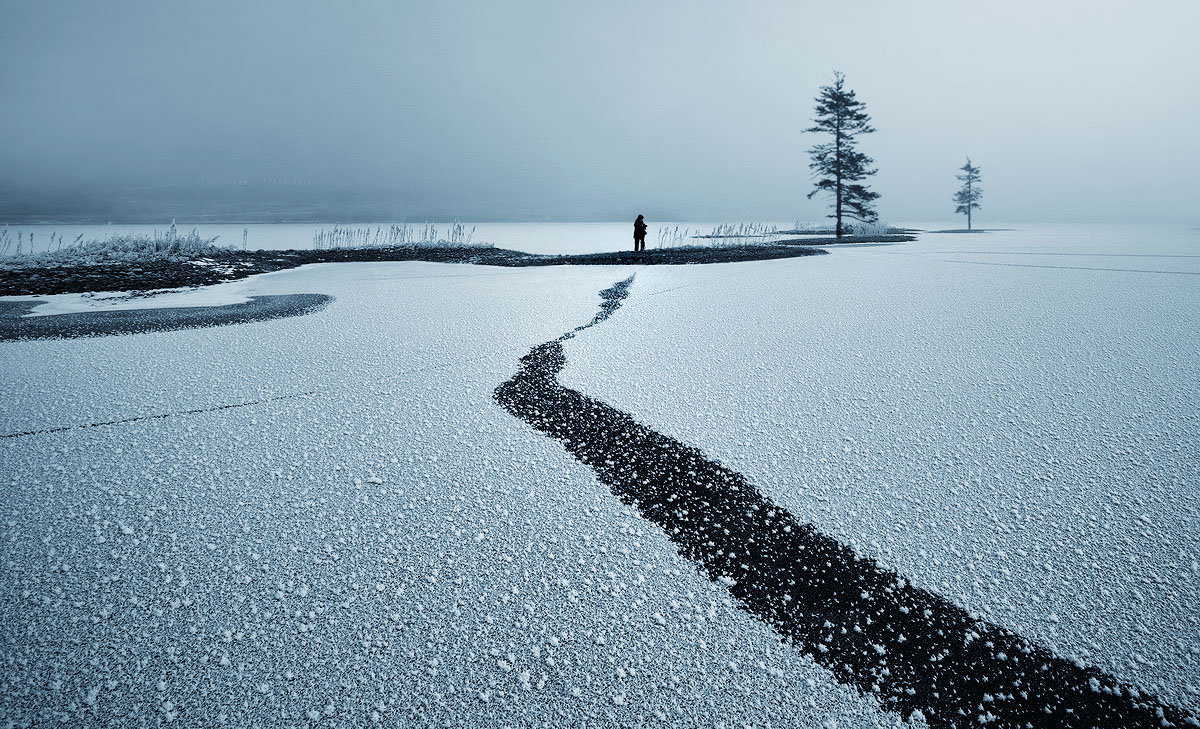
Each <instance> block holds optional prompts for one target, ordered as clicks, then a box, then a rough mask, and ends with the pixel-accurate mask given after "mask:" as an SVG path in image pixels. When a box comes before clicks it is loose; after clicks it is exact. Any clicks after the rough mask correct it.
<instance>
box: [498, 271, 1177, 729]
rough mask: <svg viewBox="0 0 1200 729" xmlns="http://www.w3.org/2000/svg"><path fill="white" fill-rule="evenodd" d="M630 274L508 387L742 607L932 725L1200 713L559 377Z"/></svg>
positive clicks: (1094, 722)
mask: <svg viewBox="0 0 1200 729" xmlns="http://www.w3.org/2000/svg"><path fill="white" fill-rule="evenodd" d="M632 281H633V277H632V276H631V277H630V278H628V279H625V280H624V281H620V282H618V283H616V284H614V285H613V286H612V287H610V288H608V289H605V290H604V291H602V292H600V295H601V297H602V299H603V303H601V305H600V312H599V313H598V314H597V315H596V316H595V318H593V319H592V321H591V322H589V323H588V324H585V325H583V326H580V327H576V328H575V329H574V330H572V331H570V332H567V333H566V334H564V335H562V336H561V337H559V338H558V339H555V340H552V341H550V342H546V343H545V344H541V345H538V346H536V347H534V348H533V349H532V350H531V351H530V352H529V354H527V355H525V356H524V357H523V358H522V359H521V366H520V369H519V371H518V372H517V374H516V375H514V376H513V377H512V379H510V380H508V381H507V382H505V383H503V384H502V385H500V386H499V387H497V388H496V391H495V394H494V397H495V399H496V401H497V402H498V403H499V404H500V405H501V406H502V407H503V408H504V409H505V410H507V411H508V412H509V413H511V414H512V415H515V416H516V417H518V418H520V419H521V420H523V421H525V422H526V423H527V424H529V425H530V426H531V427H533V428H535V429H536V430H538V431H541V432H542V433H545V434H546V435H548V436H550V437H552V438H554V439H556V440H558V441H559V442H560V443H562V445H563V447H564V448H566V449H567V451H568V452H570V453H571V455H573V456H574V457H575V458H576V459H578V460H579V461H580V462H582V463H584V464H585V465H587V466H590V467H591V468H592V469H593V470H594V471H595V473H596V477H597V478H598V479H599V480H600V482H601V483H604V484H605V485H607V486H608V487H609V488H610V489H612V491H613V493H614V494H615V495H616V496H618V497H619V498H620V499H621V500H622V501H624V502H626V503H628V504H631V505H632V506H634V507H635V508H637V509H638V511H639V512H640V513H641V514H642V516H643V517H645V518H646V519H648V520H650V521H652V522H654V523H655V524H657V525H658V526H659V527H660V528H661V529H662V530H663V531H664V532H665V534H666V536H667V537H668V538H669V539H670V540H671V541H672V542H674V543H675V545H676V547H677V548H678V550H679V553H680V554H681V555H683V556H684V557H686V558H687V559H689V560H691V561H693V562H695V563H696V564H697V565H698V566H699V567H700V569H701V570H702V571H703V572H704V573H705V574H706V575H707V576H708V578H709V579H711V580H713V581H714V582H721V583H723V584H724V585H726V586H727V587H728V588H729V591H730V593H732V595H733V596H734V597H735V598H736V599H737V600H738V602H739V603H740V605H741V607H742V608H743V609H744V610H746V611H747V612H748V613H750V614H751V615H753V616H754V617H756V618H758V619H760V620H763V621H765V622H767V623H768V624H770V625H771V626H772V628H774V630H775V631H777V632H778V633H779V634H780V635H782V636H783V637H784V638H786V639H790V640H791V641H792V642H793V643H794V644H795V645H796V646H797V647H798V648H799V649H800V650H801V651H803V652H804V653H805V654H807V655H809V656H810V657H811V658H812V659H813V660H814V661H815V662H817V663H818V664H820V665H822V666H824V667H825V668H826V669H828V670H829V671H830V672H831V673H832V674H833V676H834V677H835V678H836V679H837V680H838V681H839V682H840V683H843V684H847V685H851V686H854V687H856V688H857V689H858V690H859V691H862V692H864V693H870V694H873V695H875V696H876V697H877V699H878V700H879V702H880V704H881V705H882V706H883V707H884V708H886V709H889V710H893V711H896V712H898V713H899V714H900V715H901V716H903V717H904V718H906V719H908V718H911V717H912V716H913V714H914V713H915V712H918V711H919V712H920V713H921V714H922V715H923V716H924V718H925V721H926V722H928V725H929V726H931V727H935V728H944V727H958V726H966V725H975V724H977V723H979V722H986V723H988V724H989V725H992V726H998V727H1024V726H1031V727H1045V726H1055V727H1118V726H1121V727H1158V726H1167V725H1168V724H1166V723H1165V722H1168V721H1169V722H1171V725H1180V724H1183V723H1184V722H1185V721H1186V722H1190V723H1192V725H1193V726H1200V722H1197V719H1196V718H1195V716H1194V715H1192V714H1191V713H1189V712H1188V711H1186V710H1184V709H1180V708H1177V707H1174V706H1170V705H1168V704H1165V703H1163V702H1161V701H1160V700H1159V699H1157V698H1156V697H1153V696H1150V695H1147V694H1145V693H1142V692H1140V691H1138V690H1137V689H1135V688H1132V687H1130V686H1128V685H1126V684H1122V683H1120V682H1119V681H1118V680H1117V679H1116V678H1114V677H1113V676H1109V675H1107V674H1105V673H1102V672H1101V671H1099V670H1098V669H1096V668H1090V667H1083V666H1080V665H1077V664H1076V663H1074V662H1072V661H1069V660H1066V659H1063V658H1060V657H1058V656H1056V655H1054V653H1053V652H1052V651H1050V650H1049V649H1047V648H1045V647H1042V646H1040V645H1037V644H1035V643H1033V642H1031V641H1029V640H1027V639H1025V638H1023V637H1021V636H1020V635H1017V634H1016V633H1013V632H1012V631H1009V630H1007V629H1005V628H1002V627H1000V626H998V625H993V624H991V623H988V622H985V621H982V620H977V619H975V618H973V617H971V616H970V615H969V614H968V613H967V612H966V611H965V610H963V609H961V608H959V607H957V606H956V605H954V604H952V603H950V602H949V601H948V600H946V599H945V598H943V597H941V596H939V595H936V594H934V593H931V592H928V591H926V590H922V589H920V588H916V587H913V586H912V585H911V584H909V583H908V582H907V581H906V580H905V579H904V578H903V577H901V576H899V575H897V574H896V573H894V572H890V571H888V570H886V569H884V568H883V567H881V566H880V565H878V564H877V563H876V562H875V561H874V560H871V559H866V558H862V557H859V556H857V555H856V554H855V553H854V552H853V551H852V550H851V549H850V548H848V547H846V546H845V545H843V544H840V543H839V542H837V541H836V540H834V539H832V538H830V537H828V536H826V535H824V534H822V533H820V532H819V531H817V529H816V528H815V527H814V526H813V525H811V524H807V523H804V522H801V521H800V520H798V519H797V518H796V517H794V516H793V515H792V514H790V513H789V512H788V511H787V510H786V509H783V508H782V507H780V506H778V505H776V504H774V503H773V502H771V501H770V500H769V499H767V498H766V497H765V496H763V494H761V493H760V492H759V491H758V490H757V489H755V487H754V486H753V485H752V484H751V483H750V482H749V481H748V480H747V479H746V478H745V476H743V475H741V474H739V473H736V472H734V471H731V470H729V469H728V468H725V467H724V466H722V465H720V464H719V463H717V462H715V461H712V460H710V459H708V458H706V457H705V456H704V454H703V453H701V452H700V450H698V449H696V448H693V447H691V446H688V445H685V444H683V443H680V442H678V441H676V440H673V439H671V438H669V437H667V436H665V435H663V434H661V433H658V432H655V431H653V430H651V429H650V428H647V427H646V426H644V425H642V424H640V423H638V422H637V421H635V420H634V419H633V417H632V416H630V415H628V414H626V413H623V412H621V411H619V410H616V409H615V408H612V407H610V406H608V405H606V404H605V403H603V402H600V401H599V400H594V399H592V398H589V397H587V396H585V395H583V394H581V393H579V392H576V391H575V390H571V389H568V388H565V387H563V386H562V385H561V384H559V382H558V380H557V377H558V374H559V372H561V371H562V369H563V367H564V366H565V365H566V356H565V355H564V353H563V346H562V343H563V342H564V341H565V340H567V339H570V338H572V337H574V336H575V334H576V333H578V332H580V331H582V330H584V329H587V328H588V327H591V326H595V325H596V324H599V323H600V322H602V321H604V320H605V319H607V318H608V317H609V316H611V315H612V313H613V312H614V311H616V309H617V308H618V307H619V306H620V305H621V301H622V300H623V299H624V298H625V297H626V296H628V293H629V286H630V284H631V282H632Z"/></svg>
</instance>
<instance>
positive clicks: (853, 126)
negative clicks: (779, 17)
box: [804, 71, 879, 238]
mask: <svg viewBox="0 0 1200 729" xmlns="http://www.w3.org/2000/svg"><path fill="white" fill-rule="evenodd" d="M845 85H846V77H845V76H844V75H842V74H841V73H840V72H837V71H835V72H834V74H833V85H832V86H822V87H821V93H820V95H819V96H817V99H816V101H817V107H816V114H817V118H816V119H814V120H813V126H811V127H809V128H808V129H805V130H804V131H806V132H815V133H818V134H828V135H830V136H831V137H832V138H833V139H832V141H829V142H826V143H824V144H818V145H817V146H815V147H813V148H812V149H810V150H808V153H809V155H810V156H811V157H812V162H811V163H810V164H809V165H808V166H809V168H810V169H811V170H813V172H814V177H816V178H817V179H816V182H815V183H814V187H813V191H812V192H810V193H808V198H809V199H810V200H811V199H812V197H813V195H816V194H817V193H819V192H828V193H831V194H832V195H833V214H832V215H830V216H829V217H831V218H834V219H835V220H836V221H837V226H836V228H835V230H836V233H837V237H838V238H841V237H842V234H843V233H844V232H845V231H846V229H847V227H846V226H844V225H843V224H842V219H843V218H852V219H854V220H859V221H862V222H864V223H871V222H874V221H876V220H878V219H879V216H878V215H877V214H876V213H875V211H874V209H872V206H871V204H872V203H873V202H874V201H875V200H876V199H877V198H878V197H879V193H877V192H872V191H870V190H868V189H867V186H866V185H862V184H859V183H860V181H861V180H865V179H866V178H867V177H870V176H871V175H873V174H875V172H876V170H875V169H872V168H871V165H872V164H874V163H875V160H873V159H871V158H870V157H868V156H867V155H865V154H863V153H862V152H859V151H857V150H856V149H855V147H856V146H857V144H858V142H857V139H856V138H857V137H858V135H860V134H870V133H871V132H874V131H875V128H874V127H872V126H871V117H869V116H867V113H866V108H867V105H866V104H864V103H863V102H861V101H859V100H858V99H856V98H855V97H854V92H853V91H850V90H848V89H846V87H845Z"/></svg>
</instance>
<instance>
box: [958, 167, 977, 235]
mask: <svg viewBox="0 0 1200 729" xmlns="http://www.w3.org/2000/svg"><path fill="white" fill-rule="evenodd" d="M959 169H960V170H962V172H963V173H962V174H961V175H955V176H954V179H956V180H958V181H959V182H961V183H962V184H963V186H962V187H961V188H959V191H958V192H956V193H954V202H955V203H957V204H958V207H956V208H955V209H954V212H955V214H958V213H965V214H966V216H967V230H968V231H969V230H971V211H972V210H978V209H979V201H980V200H981V199H982V198H983V188H982V187H980V186H979V168H978V167H975V166H973V165H972V164H971V158H970V157H967V163H966V164H965V165H963V166H962V167H959Z"/></svg>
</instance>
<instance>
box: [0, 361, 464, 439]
mask: <svg viewBox="0 0 1200 729" xmlns="http://www.w3.org/2000/svg"><path fill="white" fill-rule="evenodd" d="M485 359H487V356H486V355H484V356H479V357H470V358H467V359H462V360H455V361H454V362H443V363H441V364H435V365H428V366H426V367H416V368H413V369H409V370H404V371H402V372H393V373H391V374H388V375H384V376H382V377H376V378H374V379H371V380H367V382H382V381H384V380H394V379H395V378H396V377H397V376H398V375H410V374H415V373H417V372H426V371H429V370H439V369H444V368H446V367H453V366H454V365H459V364H471V363H472V362H480V361H482V360H485ZM360 386H361V383H356V384H355V385H354V387H360ZM337 389H340V388H338V387H319V388H316V389H314V390H306V391H304V392H293V393H290V394H287V395H276V396H274V397H267V398H263V399H261V400H250V401H248V402H235V403H227V404H223V405H212V406H209V407H205V408H194V409H192V410H177V411H174V412H169V413H155V414H153V415H137V416H133V417H129V418H121V419H119V420H106V421H104V422H100V423H82V424H80V425H64V426H61V427H58V428H42V429H40V430H24V431H21V432H18V433H3V434H0V440H2V439H5V438H24V437H25V436H29V435H46V434H49V433H65V432H67V431H71V430H86V429H88V428H100V427H104V426H106V425H125V424H127V423H137V422H141V421H143V420H162V419H163V418H174V417H180V416H184V415H198V414H200V413H212V412H217V411H220V410H233V409H235V408H246V407H250V406H251V405H261V404H263V403H268V402H278V401H279V400H292V399H295V398H299V397H307V396H310V395H321V394H325V393H329V392H334V391H335V390H337Z"/></svg>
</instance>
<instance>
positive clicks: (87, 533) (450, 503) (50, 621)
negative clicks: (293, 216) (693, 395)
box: [0, 256, 898, 727]
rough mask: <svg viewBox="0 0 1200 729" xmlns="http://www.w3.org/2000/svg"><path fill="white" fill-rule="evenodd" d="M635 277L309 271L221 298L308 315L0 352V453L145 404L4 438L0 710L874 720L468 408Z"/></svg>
mask: <svg viewBox="0 0 1200 729" xmlns="http://www.w3.org/2000/svg"><path fill="white" fill-rule="evenodd" d="M824 258H832V257H831V256H827V257H824ZM807 260H817V259H807ZM693 270H694V269H693ZM629 273H630V271H629V270H628V269H620V268H603V267H596V268H591V269H584V270H574V269H566V268H557V269H521V270H497V269H487V268H476V267H472V268H466V267H462V266H444V265H435V264H414V263H404V264H346V265H329V266H321V267H313V268H307V269H299V270H295V271H290V272H287V273H282V274H279V275H278V276H273V277H268V278H263V279H258V280H257V281H258V283H256V284H255V286H252V287H250V288H248V289H247V290H246V291H245V293H246V295H258V294H286V293H306V292H319V293H327V294H331V295H333V296H335V297H336V301H335V302H334V303H333V304H332V305H330V306H329V307H328V308H326V309H325V310H323V311H321V312H319V313H316V314H313V315H310V316H307V317H302V318H295V319H285V320H276V321H272V322H261V323H254V324H246V325H238V326H231V327H222V328H213V329H202V330H189V331H181V332H170V333H155V334H142V335H134V336H127V337H105V338H98V339H86V340H70V341H41V342H19V343H8V344H4V345H2V346H0V358H2V360H3V367H0V392H3V393H4V395H3V403H4V407H3V408H0V434H9V433H16V432H23V431H29V430H36V429H48V428H56V427H63V426H70V425H86V424H89V423H97V422H103V421H116V420H123V419H126V420H127V419H130V418H132V417H136V416H162V417H155V418H153V419H145V420H136V421H133V422H124V423H121V424H117V425H112V426H103V427H95V428H86V427H85V428H79V429H74V430H68V431H64V432H56V433H47V434H40V435H32V436H25V437H19V438H0V465H2V468H0V473H2V474H3V480H4V484H5V486H4V489H5V491H4V493H5V498H4V499H3V501H2V502H0V517H2V519H3V521H2V526H0V534H2V537H3V543H4V548H3V557H2V559H3V561H2V563H0V570H2V572H0V575H2V578H0V624H2V625H3V627H4V630H3V632H2V633H0V636H2V637H0V661H2V662H3V666H4V670H3V674H2V676H0V712H2V713H0V719H3V720H4V721H7V722H11V723H12V724H13V725H14V726H28V725H39V726H40V725H44V724H47V723H50V722H53V721H62V722H66V723H68V724H92V725H107V726H125V725H127V726H142V725H146V724H159V723H167V722H170V721H175V722H177V723H180V724H184V725H200V726H208V725H214V724H218V723H220V722H222V721H225V722H227V723H229V724H231V725H234V726H253V725H256V724H260V725H265V726H272V725H274V726H306V725H313V726H316V725H327V726H358V725H362V726H371V725H374V724H375V723H380V724H386V725H393V726H395V725H405V724H413V725H422V726H423V725H444V724H449V725H460V724H467V725H483V726H502V725H506V724H507V725H512V726H539V725H547V726H562V725H568V726H583V725H588V726H597V725H600V726H603V725H608V726H627V725H637V724H647V725H660V724H666V725H671V724H677V725H688V726H695V725H703V726H708V725H714V724H719V723H722V722H723V723H725V724H726V725H730V726H742V725H744V724H749V725H752V726H813V727H818V726H843V727H858V726H894V725H896V724H897V723H898V720H897V718H896V717H895V716H893V715H888V714H886V713H883V712H880V711H878V709H877V708H876V706H875V704H874V702H873V701H872V700H871V699H869V698H863V697H861V696H859V695H857V694H856V693H855V692H854V691H852V690H850V689H847V688H845V687H842V686H839V685H838V684H836V683H835V682H834V681H832V679H831V678H830V677H829V675H828V674H827V673H826V672H825V671H824V670H823V669H820V668H818V667H816V666H814V665H813V664H812V663H811V662H810V661H808V660H807V659H806V658H804V657H803V656H801V655H799V654H797V652H796V651H794V650H792V649H791V648H790V647H789V646H787V645H784V644H781V643H780V642H779V641H778V640H777V638H776V637H775V636H774V635H773V633H772V632H771V631H770V629H769V628H768V627H767V626H765V625H763V624H761V623H759V622H757V621H755V620H753V619H752V618H750V617H748V616H747V615H745V614H744V613H743V612H742V611H741V610H739V609H737V607H736V606H735V605H734V604H733V603H732V601H731V600H730V597H729V594H728V592H727V590H726V589H725V587H724V586H723V585H719V584H712V583H710V582H709V581H708V580H707V579H706V578H704V577H702V576H700V575H699V574H698V573H697V572H696V571H695V569H694V567H693V566H692V565H691V564H690V563H689V562H687V561H685V560H683V559H682V558H680V557H679V556H678V555H677V554H676V553H675V550H674V548H673V547H672V545H671V544H670V542H669V541H667V539H666V538H665V537H664V536H663V535H662V534H661V533H659V532H658V531H657V529H656V528H655V527H653V526H651V525H649V524H648V523H646V522H645V521H643V520H642V519H641V517H639V516H638V515H637V514H636V512H634V511H633V510H632V509H630V508H628V507H626V506H624V505H622V504H621V503H620V502H619V501H618V500H616V499H614V498H613V496H612V495H611V493H609V491H608V489H607V488H605V487H603V486H601V485H600V484H598V483H597V482H596V481H595V479H594V477H593V476H592V473H591V471H590V470H589V469H587V468H586V467H584V466H582V465H580V464H578V463H576V462H574V461H573V460H572V459H571V458H570V456H568V455H567V454H566V453H565V452H564V451H563V450H562V449H561V448H560V447H559V446H558V445H557V444H555V443H554V442H553V441H550V440H548V439H546V438H544V437H542V436H541V435H538V434H536V433H535V432H533V431H532V430H531V429H529V428H528V427H527V426H526V425H525V424H524V423H522V422H521V421H519V420H517V419H515V418H513V417H511V416H510V415H508V414H507V413H505V412H504V411H503V410H501V409H500V408H499V407H497V406H496V405H495V403H494V402H493V401H492V391H493V389H494V388H495V387H496V385H497V384H498V383H500V382H503V381H504V380H505V379H507V378H508V377H510V376H511V375H512V373H513V371H514V368H515V366H516V363H517V360H518V359H519V358H520V357H521V356H522V355H523V354H524V353H525V352H527V351H528V349H529V348H530V347H531V346H533V345H535V344H537V343H539V342H543V341H546V340H548V339H551V338H553V337H555V336H557V335H558V334H559V333H561V332H563V331H566V330H567V329H569V328H571V327H574V326H576V325H577V324H578V323H579V322H586V321H588V320H590V319H591V318H592V316H593V315H594V314H595V311H596V306H597V304H598V299H597V296H596V292H597V291H599V290H600V289H602V288H605V287H607V286H608V285H610V284H611V283H612V281H615V280H619V279H621V278H625V277H626V276H628V275H629ZM623 314H624V312H622V315H623ZM610 323H612V322H610ZM596 331H599V330H598V329H597V330H596ZM590 334H591V332H589V336H590ZM581 339H582V338H581ZM571 346H572V347H574V346H575V344H574V343H573V344H572V345H571ZM304 393H309V394H304ZM256 400H259V401H263V402H262V405H261V406H247V407H236V408H221V409H216V408H220V407H221V406H222V405H224V404H229V403H247V402H252V401H256ZM196 410H203V411H204V412H191V413H187V414H180V415H177V416H172V415H171V413H183V412H184V411H196Z"/></svg>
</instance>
